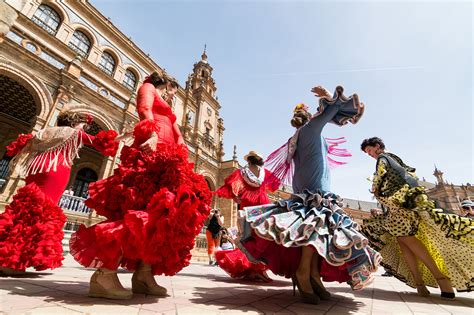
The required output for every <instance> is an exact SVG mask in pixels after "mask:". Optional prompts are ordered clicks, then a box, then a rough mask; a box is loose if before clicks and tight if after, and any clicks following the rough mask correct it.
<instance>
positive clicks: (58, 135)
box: [12, 127, 83, 176]
mask: <svg viewBox="0 0 474 315" xmlns="http://www.w3.org/2000/svg"><path fill="white" fill-rule="evenodd" d="M80 133H81V132H80V131H79V130H78V129H74V128H71V127H51V128H46V129H43V130H40V131H38V133H36V134H35V135H34V137H33V138H31V139H30V140H29V141H28V143H27V144H26V146H25V147H24V148H23V149H22V150H21V151H20V152H19V154H18V155H16V156H15V158H14V159H13V160H12V162H14V163H16V162H19V164H18V167H19V168H20V174H21V175H24V176H26V175H34V174H39V173H46V172H50V171H53V172H55V171H56V170H57V166H58V163H59V162H60V161H61V157H62V165H64V166H66V167H71V165H72V163H73V161H74V159H75V158H76V157H79V154H78V153H79V150H80V149H81V147H82V146H83V142H82V137H81V134H80Z"/></svg>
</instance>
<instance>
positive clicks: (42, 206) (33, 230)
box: [0, 183, 66, 270]
mask: <svg viewBox="0 0 474 315" xmlns="http://www.w3.org/2000/svg"><path fill="white" fill-rule="evenodd" d="M65 222H66V216H65V215H64V214H63V211H62V209H61V208H60V207H58V206H57V205H56V204H55V203H54V202H53V201H52V200H51V199H50V198H49V197H48V196H46V195H45V194H44V193H43V192H42V191H41V189H39V188H38V186H36V184H34V183H31V184H28V185H26V186H24V187H22V188H20V189H19V190H18V192H17V193H16V194H15V195H14V196H13V201H12V202H11V203H10V204H9V205H7V206H6V207H5V212H4V213H2V214H0V266H1V267H7V268H12V269H15V270H25V269H26V268H28V267H34V268H35V269H36V270H45V269H48V268H50V269H54V268H57V267H60V266H61V265H62V260H63V259H64V258H63V248H62V244H61V242H62V239H63V236H64V233H63V226H64V223H65Z"/></svg>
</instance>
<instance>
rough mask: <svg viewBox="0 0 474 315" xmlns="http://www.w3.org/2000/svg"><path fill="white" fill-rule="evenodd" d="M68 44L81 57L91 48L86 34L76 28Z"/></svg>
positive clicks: (85, 55)
mask: <svg viewBox="0 0 474 315" xmlns="http://www.w3.org/2000/svg"><path fill="white" fill-rule="evenodd" d="M68 46H69V47H70V48H72V49H73V50H74V51H75V52H77V53H78V54H79V55H81V56H82V57H87V54H88V53H89V50H90V49H91V41H90V39H89V37H87V35H86V34H84V33H83V32H81V31H77V30H76V31H75V32H74V34H72V38H71V40H70V41H69V44H68Z"/></svg>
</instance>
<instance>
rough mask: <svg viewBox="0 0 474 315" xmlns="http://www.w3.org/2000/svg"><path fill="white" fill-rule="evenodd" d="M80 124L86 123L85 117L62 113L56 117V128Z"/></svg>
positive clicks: (77, 114)
mask: <svg viewBox="0 0 474 315" xmlns="http://www.w3.org/2000/svg"><path fill="white" fill-rule="evenodd" d="M80 123H87V117H86V116H85V115H82V114H79V113H71V112H64V113H60V114H59V115H58V119H57V121H56V124H57V125H58V127H64V126H65V127H75V126H76V125H78V124H80Z"/></svg>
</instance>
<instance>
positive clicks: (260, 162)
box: [247, 156, 264, 166]
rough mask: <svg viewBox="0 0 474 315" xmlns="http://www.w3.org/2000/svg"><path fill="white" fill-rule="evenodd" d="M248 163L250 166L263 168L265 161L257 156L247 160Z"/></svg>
mask: <svg viewBox="0 0 474 315" xmlns="http://www.w3.org/2000/svg"><path fill="white" fill-rule="evenodd" d="M247 162H249V164H253V165H257V166H263V163H264V162H263V159H261V158H258V157H256V156H249V157H248V158H247Z"/></svg>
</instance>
